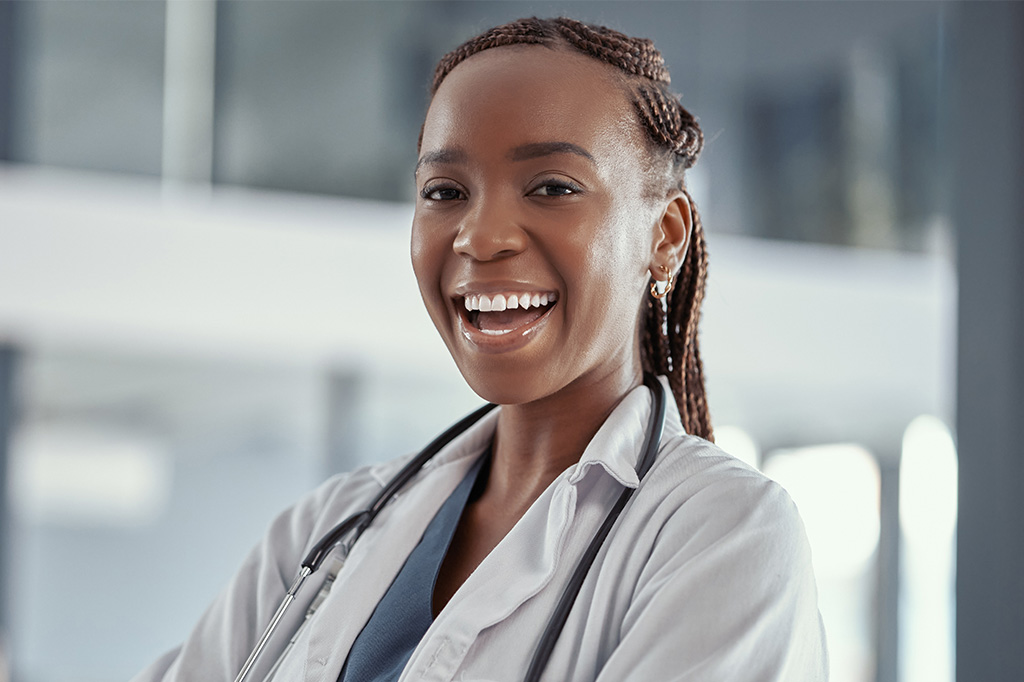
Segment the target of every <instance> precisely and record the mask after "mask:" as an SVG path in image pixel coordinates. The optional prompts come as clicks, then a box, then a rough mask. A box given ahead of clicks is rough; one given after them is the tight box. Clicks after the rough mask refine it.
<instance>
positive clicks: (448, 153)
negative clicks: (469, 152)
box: [413, 149, 466, 175]
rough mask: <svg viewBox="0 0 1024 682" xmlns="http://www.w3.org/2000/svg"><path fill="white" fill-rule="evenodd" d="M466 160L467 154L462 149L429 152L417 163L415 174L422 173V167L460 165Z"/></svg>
mask: <svg viewBox="0 0 1024 682" xmlns="http://www.w3.org/2000/svg"><path fill="white" fill-rule="evenodd" d="M465 160H466V152H464V151H463V150H461V149H438V150H437V151H435V152H427V153H426V154H424V155H423V156H421V157H420V159H419V161H417V162H416V169H415V170H414V171H413V174H414V175H415V174H416V173H419V172H420V166H426V165H428V164H441V163H459V162H461V161H465Z"/></svg>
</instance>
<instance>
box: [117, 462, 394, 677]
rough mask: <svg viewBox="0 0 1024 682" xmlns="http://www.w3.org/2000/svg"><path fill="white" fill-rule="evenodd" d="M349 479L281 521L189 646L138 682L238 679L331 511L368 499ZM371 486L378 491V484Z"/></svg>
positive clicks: (293, 509) (301, 504)
mask: <svg viewBox="0 0 1024 682" xmlns="http://www.w3.org/2000/svg"><path fill="white" fill-rule="evenodd" d="M345 478H346V477H344V476H342V477H335V478H334V479H331V480H329V481H328V482H327V483H325V484H323V485H322V486H320V487H319V488H318V489H316V490H315V491H314V492H313V493H311V494H310V495H309V496H307V497H306V498H305V499H303V500H302V501H301V502H299V503H298V504H296V505H295V506H293V507H291V508H289V509H287V510H285V511H284V512H283V513H281V514H280V515H279V516H277V518H276V519H274V521H273V522H272V523H271V525H270V527H269V529H268V530H267V532H266V534H265V535H264V537H263V539H262V540H261V542H260V543H259V544H258V545H256V547H255V548H253V550H252V551H251V552H250V553H249V555H248V556H247V557H246V559H245V561H244V562H243V563H242V566H241V567H240V568H239V570H238V572H237V573H236V574H235V575H234V577H233V578H232V579H231V581H230V582H229V583H228V585H227V587H226V588H225V589H224V590H223V591H222V592H221V594H220V595H219V596H218V597H217V598H216V599H215V600H214V602H213V603H212V604H211V605H210V606H209V607H208V608H207V610H206V612H205V613H204V614H203V616H202V617H201V618H200V620H199V622H198V623H197V624H196V626H195V628H194V629H193V630H192V632H191V634H190V635H189V636H188V638H187V639H186V640H185V641H184V643H182V645H181V646H179V647H178V648H176V649H174V650H172V651H170V652H168V653H167V654H165V655H164V656H162V657H161V658H159V659H158V660H156V661H154V662H153V663H152V664H151V665H150V666H149V667H147V668H146V669H145V670H143V671H142V672H140V673H139V674H138V675H136V676H135V677H134V678H133V679H132V682H195V681H196V680H204V681H210V682H213V681H219V680H225V681H228V682H230V680H234V679H235V676H236V675H237V674H238V670H239V669H240V668H241V666H242V663H244V661H245V659H246V657H247V656H248V655H249V651H250V650H251V648H252V646H253V645H254V644H255V641H256V639H257V638H258V637H259V635H260V633H261V632H262V630H263V628H264V627H265V626H266V624H267V623H268V622H269V621H270V618H271V616H272V615H273V612H274V610H275V609H276V608H277V606H278V604H279V603H280V601H281V598H282V597H283V596H284V594H285V592H286V591H287V589H288V586H289V584H290V583H291V581H292V580H293V579H294V578H295V573H296V570H297V567H298V565H299V562H300V561H301V560H302V558H303V556H304V555H305V552H306V550H307V547H308V546H310V545H311V544H312V542H313V541H314V540H315V539H316V537H319V536H315V535H314V533H316V532H317V531H318V530H320V527H321V526H325V525H326V526H330V525H333V522H334V521H335V519H333V516H334V513H330V514H329V516H330V517H332V518H325V513H324V512H325V510H331V511H332V512H334V511H337V512H338V513H343V512H344V511H345V509H344V507H346V506H349V505H345V504H344V503H343V502H342V503H339V501H338V499H337V498H338V497H339V496H351V497H355V498H357V500H359V501H361V499H362V495H359V494H358V492H359V491H358V490H356V491H353V490H352V488H353V487H354V488H356V489H359V488H362V487H367V486H366V485H365V484H364V485H363V486H360V485H355V486H351V485H349V486H346V485H345V482H346V481H345ZM366 483H367V484H369V487H374V488H377V484H376V482H375V481H373V480H372V479H369V480H367V482H366ZM353 492H356V493H357V494H354V495H353V494H352V493H353ZM357 503H358V501H357ZM337 520H340V518H339V519H337Z"/></svg>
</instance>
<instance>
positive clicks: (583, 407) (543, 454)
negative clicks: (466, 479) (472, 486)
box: [485, 363, 642, 511]
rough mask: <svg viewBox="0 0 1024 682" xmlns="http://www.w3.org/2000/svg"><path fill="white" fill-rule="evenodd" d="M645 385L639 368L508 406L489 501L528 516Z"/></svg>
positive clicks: (497, 445) (497, 440)
mask: <svg viewBox="0 0 1024 682" xmlns="http://www.w3.org/2000/svg"><path fill="white" fill-rule="evenodd" d="M641 380H642V372H641V370H640V367H639V363H637V364H636V365H635V366H633V367H622V368H618V370H617V371H615V372H612V373H608V374H606V375H602V376H598V377H592V376H585V377H580V378H579V379H577V380H576V381H574V382H573V383H572V384H570V385H568V386H566V387H565V388H563V389H562V390H560V391H559V392H558V393H555V394H553V395H550V396H547V397H545V398H543V399H541V400H537V401H535V402H531V403H526V404H522V405H506V406H503V407H502V409H501V415H500V417H499V418H498V426H497V431H496V434H495V442H494V455H493V457H494V458H493V462H492V465H491V474H490V477H489V479H488V483H487V491H486V493H485V494H486V496H487V497H488V498H490V499H491V500H492V501H494V502H496V503H500V504H502V505H503V506H505V508H506V509H510V510H511V509H518V510H520V511H525V510H526V508H527V507H529V505H530V504H532V503H533V501H534V500H535V499H537V497H538V496H539V495H540V494H541V492H543V491H544V489H545V488H547V487H548V486H549V485H550V484H551V482H552V481H553V480H555V478H557V477H558V475H559V474H560V473H562V472H563V471H565V470H566V469H567V468H568V467H569V466H571V465H573V464H575V463H576V462H578V461H579V459H580V457H581V456H582V455H583V451H584V450H585V449H586V448H587V445H588V444H589V443H590V441H591V440H592V439H593V438H594V435H595V434H596V433H597V431H598V429H600V428H601V425H602V424H603V423H604V421H605V419H607V418H608V415H609V414H611V412H612V410H614V409H615V407H616V405H618V404H619V402H620V401H621V400H622V398H623V397H625V395H626V394H627V393H628V392H629V391H630V390H632V389H633V388H635V387H636V386H638V385H640V383H641Z"/></svg>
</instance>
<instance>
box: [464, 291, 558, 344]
mask: <svg viewBox="0 0 1024 682" xmlns="http://www.w3.org/2000/svg"><path fill="white" fill-rule="evenodd" d="M557 299H558V296H557V294H555V293H554V292H544V293H540V292H522V293H505V294H491V295H487V294H467V295H466V296H465V297H464V298H463V305H464V307H465V309H466V321H467V322H469V324H470V325H472V326H473V327H474V328H476V329H478V330H479V331H481V332H483V333H484V334H487V335H489V336H501V335H503V334H510V333H512V332H514V331H516V330H517V329H522V328H523V327H527V326H529V325H530V324H532V323H534V322H536V321H537V320H539V319H540V318H542V317H543V316H544V315H545V314H546V313H547V312H548V311H549V310H551V308H552V307H553V306H554V305H555V302H556V301H557Z"/></svg>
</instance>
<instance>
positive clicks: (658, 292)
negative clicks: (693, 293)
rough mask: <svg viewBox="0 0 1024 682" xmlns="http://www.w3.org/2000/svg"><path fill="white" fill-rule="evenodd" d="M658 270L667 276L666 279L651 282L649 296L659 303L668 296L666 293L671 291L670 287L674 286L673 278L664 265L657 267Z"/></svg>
mask: <svg viewBox="0 0 1024 682" xmlns="http://www.w3.org/2000/svg"><path fill="white" fill-rule="evenodd" d="M658 269H659V270H661V271H662V272H664V273H665V274H666V275H668V279H656V280H654V281H653V282H651V296H653V297H654V298H656V299H658V300H659V301H660V300H661V299H663V298H665V297H666V296H668V293H669V292H670V291H672V286H673V285H674V284H675V277H674V276H673V275H672V272H671V271H669V269H668V268H666V267H665V266H664V265H659V266H658Z"/></svg>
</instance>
